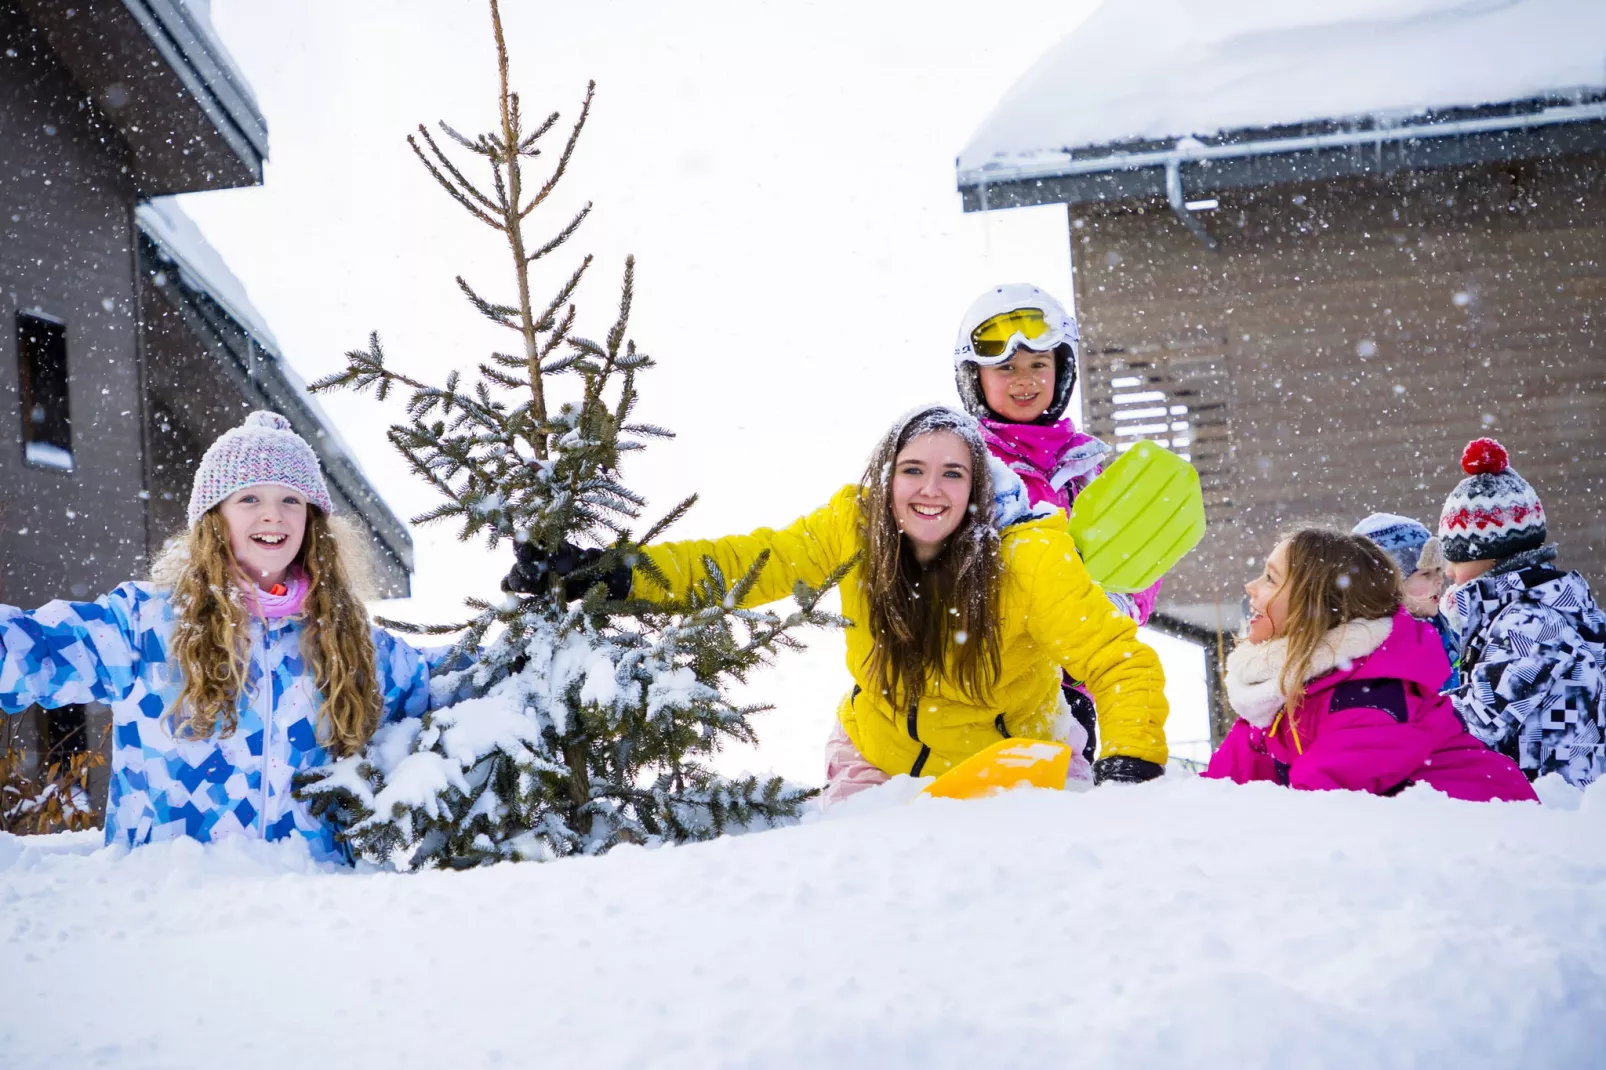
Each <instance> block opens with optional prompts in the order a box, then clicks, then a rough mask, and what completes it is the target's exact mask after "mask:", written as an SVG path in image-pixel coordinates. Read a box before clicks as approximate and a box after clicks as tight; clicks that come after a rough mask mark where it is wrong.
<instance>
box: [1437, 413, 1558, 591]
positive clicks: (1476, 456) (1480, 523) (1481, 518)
mask: <svg viewBox="0 0 1606 1070" xmlns="http://www.w3.org/2000/svg"><path fill="white" fill-rule="evenodd" d="M1461 468H1462V470H1463V471H1465V472H1466V473H1467V478H1465V479H1463V480H1462V481H1461V482H1460V483H1458V484H1456V488H1455V490H1453V491H1451V492H1450V497H1449V498H1447V499H1446V500H1445V502H1444V513H1443V514H1442V515H1441V516H1440V517H1439V542H1440V544H1441V546H1442V548H1443V550H1444V556H1445V559H1446V560H1449V561H1485V560H1490V559H1495V560H1498V559H1500V558H1504V557H1510V556H1511V555H1512V554H1520V553H1522V552H1523V551H1524V550H1537V549H1538V548H1539V547H1541V546H1543V545H1544V544H1545V507H1544V506H1543V505H1541V504H1540V503H1539V495H1538V494H1535V493H1534V489H1533V488H1532V487H1530V486H1529V485H1528V481H1527V480H1526V479H1523V478H1522V477H1521V476H1519V475H1518V474H1517V473H1516V472H1515V471H1514V470H1513V469H1512V468H1511V464H1510V462H1509V460H1508V459H1507V457H1506V448H1505V447H1504V446H1502V445H1500V443H1498V442H1496V441H1495V440H1494V439H1492V438H1477V439H1473V440H1472V441H1471V442H1469V443H1468V444H1467V448H1466V450H1465V451H1464V452H1463V453H1462V454H1461Z"/></svg>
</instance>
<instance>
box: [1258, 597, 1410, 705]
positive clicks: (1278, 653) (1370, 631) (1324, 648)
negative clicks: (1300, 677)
mask: <svg viewBox="0 0 1606 1070" xmlns="http://www.w3.org/2000/svg"><path fill="white" fill-rule="evenodd" d="M1393 630H1394V621H1393V619H1392V618H1388V617H1385V618H1381V619H1379V620H1352V621H1350V622H1348V623H1347V624H1340V625H1339V626H1338V627H1337V628H1334V629H1333V630H1332V631H1330V632H1328V633H1327V635H1326V637H1324V638H1323V639H1322V641H1321V642H1320V643H1318V644H1317V646H1316V650H1315V652H1314V653H1312V654H1311V659H1310V668H1309V669H1308V670H1307V671H1306V673H1305V682H1308V681H1311V680H1314V679H1316V678H1317V677H1318V676H1326V675H1327V674H1328V673H1330V672H1332V671H1333V670H1334V669H1338V668H1348V667H1349V663H1350V662H1352V661H1354V660H1355V659H1356V658H1364V657H1365V656H1366V655H1368V654H1370V653H1371V652H1372V651H1374V650H1376V649H1377V648H1378V647H1380V646H1382V645H1383V640H1385V639H1387V638H1388V637H1389V632H1391V631H1393ZM1287 660H1288V640H1287V639H1268V640H1266V641H1265V642H1264V643H1239V644H1238V645H1237V646H1236V647H1234V648H1233V651H1232V653H1231V654H1228V655H1227V699H1228V701H1229V702H1231V703H1232V708H1233V709H1234V710H1235V711H1236V712H1237V714H1238V716H1239V717H1242V718H1243V719H1244V720H1246V721H1248V722H1249V723H1250V724H1252V725H1254V726H1255V727H1256V728H1265V727H1266V726H1267V725H1269V724H1271V722H1272V718H1273V717H1275V716H1277V711H1278V710H1280V709H1282V706H1283V695H1282V691H1280V690H1279V689H1278V678H1279V677H1280V676H1281V675H1282V671H1283V664H1284V663H1285V662H1286V661H1287Z"/></svg>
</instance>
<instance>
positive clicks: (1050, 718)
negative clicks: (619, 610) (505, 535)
mask: <svg viewBox="0 0 1606 1070" xmlns="http://www.w3.org/2000/svg"><path fill="white" fill-rule="evenodd" d="M1065 523H1066V521H1065V516H1064V514H1062V513H1054V514H1052V515H1051V516H1048V517H1043V518H1037V519H1032V520H1028V521H1025V522H1023V523H1019V524H1013V525H1011V526H1009V527H1007V528H1005V529H1004V531H1003V558H1004V576H1003V587H1002V589H1001V591H1000V592H999V622H1000V626H1001V627H1002V628H1003V635H1002V636H1001V637H1000V643H999V652H1000V655H1001V660H1002V669H1001V672H1000V674H999V678H998V680H997V682H996V683H995V684H994V686H993V689H992V694H991V695H990V696H988V697H987V698H985V699H983V698H978V697H975V696H971V695H967V694H964V693H963V692H962V691H960V689H959V687H958V685H957V684H956V683H955V682H954V681H952V680H951V679H949V678H948V675H949V674H948V673H947V671H946V670H945V671H944V672H942V673H941V674H936V675H932V676H930V677H928V678H927V680H926V687H925V695H924V696H923V697H922V698H921V699H920V701H919V703H918V706H917V707H915V708H909V709H895V708H894V707H893V705H892V703H891V702H889V701H888V700H887V698H886V697H885V696H884V695H882V694H880V692H879V690H878V689H877V687H876V685H874V684H873V683H872V682H871V680H870V676H869V670H868V666H869V656H870V651H871V640H870V632H869V628H868V627H860V626H855V627H851V628H849V629H848V630H847V643H848V671H849V672H850V673H852V674H853V680H854V685H855V686H854V688H853V691H852V693H851V694H849V695H848V696H847V697H846V698H844V699H843V700H842V702H841V705H840V706H839V707H838V710H837V715H838V717H840V718H841V721H842V727H843V728H844V729H845V730H846V731H847V734H848V738H850V739H852V740H853V743H854V746H856V747H858V748H859V753H861V754H863V755H864V756H865V758H867V759H869V760H870V761H871V762H873V763H874V764H875V765H876V766H878V767H879V768H880V769H882V770H884V771H885V772H887V773H890V774H897V773H911V774H913V775H916V776H932V775H938V774H941V773H944V772H946V771H947V770H948V769H949V768H951V767H952V766H954V765H956V764H958V763H959V762H961V761H963V760H964V759H966V758H968V757H970V756H971V755H972V754H975V753H976V752H977V751H979V750H981V749H982V748H983V747H986V746H988V745H989V744H992V743H996V742H998V740H999V739H1000V738H1002V737H1004V736H1019V737H1024V738H1030V739H1052V738H1054V733H1055V727H1056V722H1057V720H1058V718H1059V692H1060V669H1061V667H1063V668H1064V669H1065V670H1066V671H1068V672H1069V673H1070V674H1071V675H1072V676H1073V677H1075V678H1076V679H1078V680H1084V681H1086V682H1087V686H1088V688H1089V689H1090V690H1091V691H1092V692H1093V701H1094V703H1095V705H1096V706H1097V707H1098V714H1099V736H1100V739H1101V741H1102V742H1101V745H1100V752H1099V753H1100V756H1101V757H1108V756H1110V755H1128V756H1130V757H1133V758H1142V759H1144V760H1145V761H1150V762H1154V763H1156V764H1158V765H1164V764H1165V760H1166V754H1167V751H1166V740H1165V719H1166V712H1167V707H1166V700H1165V675H1164V673H1163V671H1162V670H1161V668H1160V659H1159V657H1158V656H1157V655H1156V654H1155V653H1154V651H1153V650H1152V649H1150V648H1149V647H1148V646H1145V645H1144V644H1143V643H1141V642H1139V641H1138V639H1137V625H1135V624H1133V623H1132V621H1131V620H1129V619H1128V618H1127V617H1125V616H1124V615H1122V614H1121V613H1119V612H1117V611H1116V609H1115V607H1114V606H1112V605H1111V604H1110V603H1109V601H1108V600H1106V599H1105V597H1104V592H1103V591H1101V590H1100V589H1099V588H1098V587H1097V586H1096V585H1095V584H1094V583H1093V581H1092V580H1091V579H1090V578H1089V577H1088V574H1087V570H1086V569H1085V568H1083V567H1082V559H1081V558H1080V557H1079V556H1077V553H1076V545H1075V543H1074V542H1073V541H1072V539H1071V536H1070V535H1069V533H1068V532H1067V531H1066V530H1065ZM860 545H861V540H860V535H859V488H858V487H857V486H848V487H844V488H843V489H842V490H840V491H838V492H837V493H836V494H835V495H833V496H832V498H831V501H830V502H829V503H828V504H827V505H826V506H825V507H824V508H822V509H818V510H816V511H814V512H812V513H810V514H808V515H807V516H804V517H801V518H799V519H798V520H796V521H794V522H793V523H792V524H790V525H789V526H787V527H785V528H782V529H780V530H779V531H777V530H774V529H771V528H759V529H758V530H757V531H755V532H753V533H751V534H749V535H730V536H726V537H725V538H722V539H688V540H685V541H683V542H671V543H661V544H658V545H656V546H648V547H646V548H645V550H646V553H647V556H648V557H649V558H651V560H652V562H653V564H654V565H656V566H657V567H658V569H659V570H660V571H661V572H663V574H664V576H665V577H666V578H667V579H668V580H669V582H670V584H671V587H672V590H673V592H674V594H675V595H677V596H684V595H686V594H687V593H688V592H689V591H690V590H691V587H692V585H693V584H694V583H695V582H696V581H697V580H699V579H702V578H703V576H704V575H705V572H704V568H703V564H702V561H703V558H704V557H710V558H713V560H714V561H715V562H717V563H718V565H719V567H720V569H721V570H722V571H723V572H724V574H725V576H726V578H727V579H728V580H729V581H730V582H732V583H734V582H735V581H736V580H737V579H738V578H740V577H741V576H743V575H745V574H746V573H747V570H748V569H749V568H750V567H752V564H753V562H754V561H756V560H757V559H758V555H759V554H760V553H762V552H763V551H765V550H768V551H770V559H769V563H768V564H767V565H766V566H765V567H764V569H763V571H762V572H761V573H760V574H759V577H758V582H757V583H756V584H755V586H754V588H753V590H752V592H751V593H750V594H749V595H748V597H747V604H749V605H762V604H763V603H765V602H774V601H778V600H780V599H782V598H785V597H787V596H788V595H790V594H791V593H792V587H793V586H794V585H795V584H796V583H797V581H798V580H802V581H803V582H805V583H808V584H811V585H817V584H819V583H821V582H822V581H823V580H824V579H825V577H826V575H827V574H829V573H830V572H831V570H832V569H834V568H836V567H837V566H839V565H840V564H842V562H844V561H847V560H848V559H849V558H851V557H852V556H853V555H854V554H856V553H858V551H859V549H860ZM859 578H860V569H859V566H855V567H854V568H853V570H852V571H850V572H849V573H848V574H847V577H846V578H845V579H844V580H843V581H842V613H843V615H844V616H846V617H847V618H848V619H850V620H853V621H862V620H867V619H868V612H867V611H868V608H869V603H868V601H867V595H866V593H865V591H864V589H863V587H862V585H861V584H860V582H859ZM632 593H633V594H634V595H635V597H638V598H648V599H651V598H654V597H665V598H667V597H668V594H667V592H663V590H662V588H661V587H660V586H659V585H658V584H657V583H656V582H654V581H653V580H652V579H650V578H648V576H647V574H646V573H645V572H643V571H641V570H639V569H638V570H637V571H636V572H635V573H634V575H633V576H632Z"/></svg>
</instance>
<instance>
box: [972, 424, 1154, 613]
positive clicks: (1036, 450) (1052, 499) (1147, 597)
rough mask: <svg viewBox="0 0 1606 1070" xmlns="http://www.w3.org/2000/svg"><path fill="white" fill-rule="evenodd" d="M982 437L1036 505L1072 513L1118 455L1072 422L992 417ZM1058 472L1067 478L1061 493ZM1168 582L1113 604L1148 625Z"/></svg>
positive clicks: (1120, 597) (1117, 598)
mask: <svg viewBox="0 0 1606 1070" xmlns="http://www.w3.org/2000/svg"><path fill="white" fill-rule="evenodd" d="M981 437H982V441H984V442H986V443H987V449H988V451H989V452H991V453H992V455H993V456H994V457H997V458H998V459H999V460H1000V461H1003V462H1004V463H1005V464H1007V465H1008V466H1009V467H1010V468H1011V469H1012V470H1013V471H1014V472H1015V474H1016V475H1018V476H1020V478H1021V482H1022V483H1023V484H1025V486H1026V494H1027V497H1029V498H1030V499H1031V503H1032V504H1033V505H1037V504H1039V503H1042V502H1047V503H1048V504H1049V505H1052V506H1054V507H1055V508H1056V509H1059V510H1061V511H1062V512H1064V513H1066V514H1067V515H1069V513H1070V511H1071V503H1072V502H1074V501H1075V500H1076V496H1077V495H1078V494H1080V493H1081V492H1082V489H1083V488H1084V487H1086V486H1087V485H1088V484H1089V483H1091V482H1092V481H1093V478H1094V477H1095V476H1097V475H1098V474H1099V473H1100V472H1102V471H1104V459H1105V458H1106V457H1108V456H1110V455H1111V454H1112V453H1113V452H1114V451H1113V450H1111V449H1110V447H1108V446H1106V445H1105V444H1104V443H1102V442H1100V441H1099V440H1098V439H1096V438H1094V437H1093V436H1092V435H1087V434H1083V433H1082V432H1080V431H1078V430H1077V429H1076V425H1075V424H1073V423H1072V422H1071V421H1070V419H1069V418H1067V419H1064V420H1060V421H1059V422H1058V423H1053V424H1048V425H1046V426H1045V425H1042V424H1012V423H1008V422H1006V421H1004V420H995V419H991V418H987V419H983V420H982V421H981ZM1056 474H1059V475H1060V476H1061V483H1060V486H1059V487H1058V488H1057V489H1056V488H1055V486H1054V477H1055V475H1056ZM1164 582H1165V581H1164V580H1156V581H1155V583H1154V586H1152V587H1149V588H1147V589H1146V590H1142V591H1137V592H1135V593H1133V594H1123V595H1115V596H1112V597H1111V598H1110V601H1111V602H1114V603H1115V604H1116V605H1117V606H1119V607H1120V608H1121V610H1122V611H1123V612H1124V613H1126V615H1127V616H1129V617H1131V618H1132V619H1133V620H1135V621H1137V623H1139V624H1144V623H1147V621H1148V619H1149V614H1150V613H1153V612H1154V603H1155V602H1156V601H1157V600H1158V599H1159V597H1160V585H1161V584H1162V583H1164Z"/></svg>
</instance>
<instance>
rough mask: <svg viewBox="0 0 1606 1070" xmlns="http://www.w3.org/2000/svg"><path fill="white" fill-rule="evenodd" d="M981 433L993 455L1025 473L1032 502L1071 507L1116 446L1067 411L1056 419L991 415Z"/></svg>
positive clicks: (1024, 476) (984, 420)
mask: <svg viewBox="0 0 1606 1070" xmlns="http://www.w3.org/2000/svg"><path fill="white" fill-rule="evenodd" d="M981 437H982V440H983V441H985V442H986V443H987V449H988V450H989V451H990V452H991V453H992V455H993V456H994V457H997V458H998V459H999V460H1001V461H1003V462H1004V463H1005V464H1007V465H1009V467H1010V468H1012V469H1013V470H1014V471H1015V472H1016V473H1017V474H1018V475H1019V476H1020V478H1021V482H1023V483H1025V484H1026V493H1027V496H1028V497H1030V498H1031V500H1032V504H1033V505H1036V504H1037V503H1038V502H1048V503H1049V504H1050V505H1053V506H1055V507H1056V508H1059V509H1064V510H1066V511H1067V512H1069V511H1070V508H1071V503H1072V502H1073V501H1075V500H1076V496H1077V495H1078V494H1080V493H1081V492H1082V488H1083V487H1086V486H1087V485H1088V484H1089V483H1091V482H1092V481H1093V477H1094V476H1096V475H1098V474H1099V472H1100V471H1101V470H1102V469H1103V468H1104V461H1105V458H1106V457H1108V456H1109V455H1110V453H1111V452H1113V451H1112V450H1111V449H1110V447H1108V446H1106V445H1105V444H1104V443H1102V442H1100V441H1099V440H1098V439H1096V438H1094V437H1093V436H1092V435H1084V434H1083V433H1082V432H1080V431H1078V430H1077V429H1076V425H1075V424H1073V423H1071V421H1070V419H1069V418H1068V417H1067V418H1066V419H1064V420H1061V421H1059V422H1058V423H1054V424H1014V423H1007V422H1005V421H1003V420H995V419H992V418H991V417H987V418H984V419H983V420H982V421H981Z"/></svg>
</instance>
